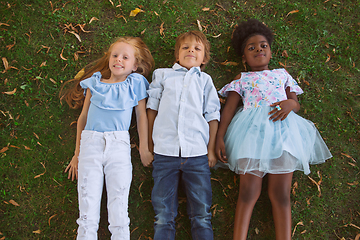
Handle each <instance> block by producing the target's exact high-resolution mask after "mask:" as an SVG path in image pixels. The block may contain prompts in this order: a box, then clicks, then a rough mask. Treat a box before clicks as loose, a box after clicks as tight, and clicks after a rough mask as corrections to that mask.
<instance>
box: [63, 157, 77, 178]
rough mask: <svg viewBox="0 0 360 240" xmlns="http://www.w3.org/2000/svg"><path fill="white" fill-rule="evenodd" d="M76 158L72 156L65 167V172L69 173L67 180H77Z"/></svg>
mask: <svg viewBox="0 0 360 240" xmlns="http://www.w3.org/2000/svg"><path fill="white" fill-rule="evenodd" d="M78 162H79V160H78V156H77V155H74V156H73V158H72V159H71V161H70V163H69V165H68V166H67V167H66V169H65V172H67V171H69V175H68V179H70V178H71V181H74V178H75V177H76V179H78Z"/></svg>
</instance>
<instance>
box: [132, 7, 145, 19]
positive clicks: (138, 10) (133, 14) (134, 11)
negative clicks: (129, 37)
mask: <svg viewBox="0 0 360 240" xmlns="http://www.w3.org/2000/svg"><path fill="white" fill-rule="evenodd" d="M140 12H145V11H144V10H141V9H140V8H135V9H134V10H132V11H131V12H130V17H135V16H136V15H138V13H140Z"/></svg>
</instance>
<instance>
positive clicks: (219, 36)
mask: <svg viewBox="0 0 360 240" xmlns="http://www.w3.org/2000/svg"><path fill="white" fill-rule="evenodd" d="M220 36H221V33H220V34H218V35H216V36H212V37H213V38H218V37H220Z"/></svg>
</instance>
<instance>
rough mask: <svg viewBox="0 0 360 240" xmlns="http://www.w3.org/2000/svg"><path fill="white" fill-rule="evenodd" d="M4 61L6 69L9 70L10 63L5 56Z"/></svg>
mask: <svg viewBox="0 0 360 240" xmlns="http://www.w3.org/2000/svg"><path fill="white" fill-rule="evenodd" d="M2 61H3V64H4V67H5V71H6V70H8V68H9V63H8V61H7V59H6V58H5V57H3V58H2Z"/></svg>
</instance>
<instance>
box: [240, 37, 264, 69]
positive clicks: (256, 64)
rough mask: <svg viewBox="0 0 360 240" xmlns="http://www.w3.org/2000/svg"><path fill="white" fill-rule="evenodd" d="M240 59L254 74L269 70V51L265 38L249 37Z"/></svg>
mask: <svg viewBox="0 0 360 240" xmlns="http://www.w3.org/2000/svg"><path fill="white" fill-rule="evenodd" d="M242 58H243V61H245V62H246V63H247V64H248V65H249V66H250V68H251V70H252V71H254V72H255V71H263V70H269V62H270V58H271V49H270V45H269V43H268V41H267V40H266V38H265V37H264V36H263V35H255V36H252V37H250V38H249V39H248V40H247V41H246V44H245V48H244V55H243V56H242Z"/></svg>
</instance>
